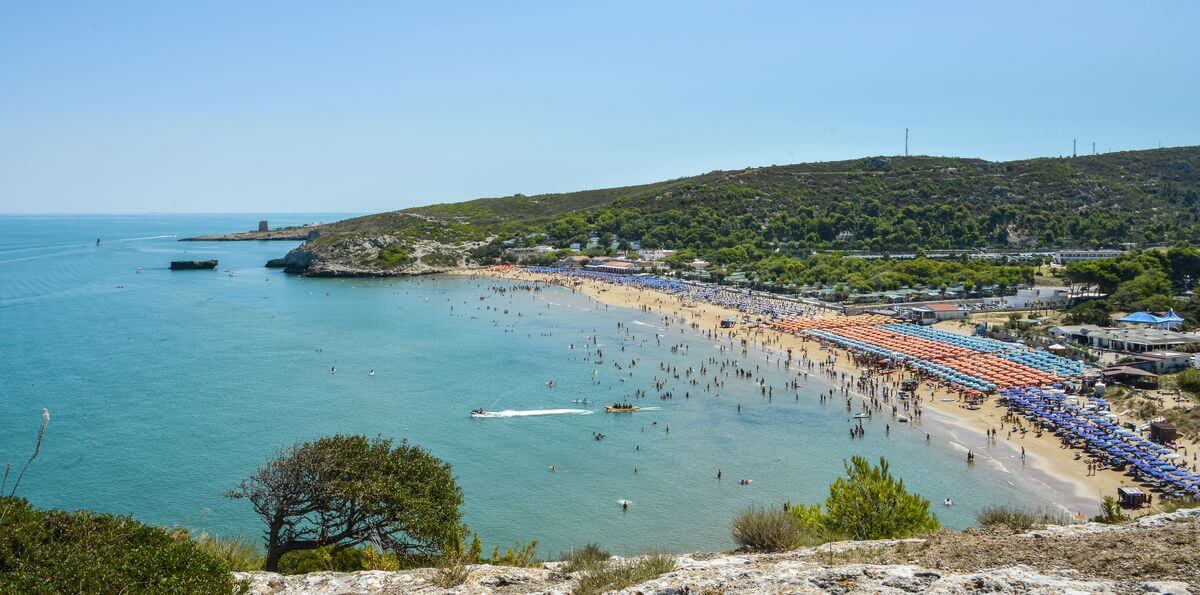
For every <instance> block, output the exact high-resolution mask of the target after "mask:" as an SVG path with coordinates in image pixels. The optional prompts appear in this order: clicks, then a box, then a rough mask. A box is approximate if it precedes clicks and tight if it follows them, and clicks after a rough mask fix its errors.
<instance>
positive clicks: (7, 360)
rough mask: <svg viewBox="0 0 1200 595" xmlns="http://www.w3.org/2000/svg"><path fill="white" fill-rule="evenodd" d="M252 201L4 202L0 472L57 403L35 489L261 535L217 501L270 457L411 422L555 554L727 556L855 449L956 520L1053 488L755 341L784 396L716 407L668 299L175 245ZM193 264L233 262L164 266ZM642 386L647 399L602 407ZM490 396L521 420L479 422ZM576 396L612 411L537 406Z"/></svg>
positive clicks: (724, 396) (53, 502)
mask: <svg viewBox="0 0 1200 595" xmlns="http://www.w3.org/2000/svg"><path fill="white" fill-rule="evenodd" d="M259 218H260V217H258V216H252V215H205V216H199V215H195V216H174V215H173V216H121V217H98V216H97V217H12V216H8V217H3V216H0V330H2V336H3V338H2V341H3V343H2V344H3V349H2V352H3V357H2V358H0V463H3V462H8V461H11V462H13V463H14V464H16V463H19V462H22V461H23V459H24V458H25V457H27V456H28V454H29V452H30V450H31V448H32V446H33V440H34V436H35V432H36V428H37V423H38V421H39V415H40V411H41V408H42V407H48V408H49V409H50V411H51V414H52V416H53V420H52V421H51V424H50V427H49V429H48V431H47V434H46V440H45V444H44V446H43V450H42V454H41V456H40V457H39V458H38V459H37V460H36V461H35V462H34V464H33V466H32V467H31V468H30V470H29V473H28V474H27V475H26V477H25V479H24V480H23V482H22V484H21V486H20V489H19V494H20V495H23V496H25V497H28V498H30V499H31V500H32V501H33V502H35V503H36V504H38V505H40V506H47V507H59V508H68V509H73V508H89V509H95V510H102V511H109V512H118V513H130V514H133V515H134V516H135V517H137V518H139V519H141V520H144V521H147V522H151V523H160V524H168V525H185V526H189V527H193V528H197V529H203V530H207V531H211V532H215V533H221V534H241V535H246V536H252V537H255V536H257V535H258V533H259V521H258V519H256V518H255V517H254V515H253V514H252V512H251V511H250V507H249V506H248V505H247V504H246V503H244V502H235V501H230V500H227V499H226V498H224V497H223V496H222V493H223V492H224V491H226V490H228V489H230V488H232V487H233V485H234V484H235V483H236V482H237V481H238V479H239V478H241V477H243V476H245V475H248V474H249V473H251V472H252V471H253V470H254V468H255V466H256V465H258V464H260V463H262V462H263V461H265V460H266V459H267V457H269V456H270V455H271V454H272V453H273V452H274V451H276V450H277V449H279V448H281V447H284V446H288V445H291V444H293V443H295V442H297V441H302V440H307V439H311V438H314V437H317V436H321V435H326V434H332V433H337V432H341V433H362V434H368V435H376V434H378V435H382V436H385V437H391V438H397V439H399V438H407V439H409V440H410V441H412V442H414V443H416V444H418V445H420V446H422V447H425V448H427V449H428V450H430V451H431V452H433V453H434V454H435V455H437V456H439V457H442V458H443V459H445V460H447V461H449V462H450V463H451V464H452V465H453V468H454V472H455V475H456V476H457V477H458V480H459V482H460V484H461V485H462V487H463V491H464V496H465V499H466V505H465V516H466V519H465V520H466V522H467V523H468V524H469V525H470V526H471V528H472V529H473V530H475V531H477V532H478V533H479V535H480V537H481V539H482V540H483V541H484V542H485V544H487V545H488V546H489V547H490V546H492V545H504V544H510V543H512V542H514V541H517V540H529V539H537V540H538V542H539V544H540V550H541V552H542V554H543V555H547V556H553V555H554V554H556V553H558V552H561V551H563V550H565V549H567V548H569V547H571V546H574V545H579V544H582V543H585V542H588V541H595V542H598V543H600V544H602V545H603V546H606V547H608V548H611V549H613V550H615V551H619V552H627V553H628V552H637V551H641V550H646V549H650V548H662V549H671V550H717V549H724V548H729V547H731V546H732V542H731V540H730V538H729V530H728V527H729V520H730V518H731V517H732V516H733V515H734V514H735V513H736V512H737V511H738V510H739V509H741V508H743V507H745V506H746V505H748V504H751V503H764V504H779V503H781V502H783V501H784V500H791V501H793V502H814V501H819V500H820V499H822V498H823V497H824V495H825V493H826V490H827V486H828V484H829V482H830V481H832V480H833V479H834V478H835V477H836V476H837V475H838V474H839V472H840V471H841V466H842V461H843V459H845V458H847V457H849V456H850V455H852V454H862V455H866V456H868V457H871V458H877V457H880V456H886V457H887V458H888V460H889V461H890V462H891V465H892V469H893V471H894V473H896V474H897V475H899V476H900V477H903V478H904V479H905V481H906V483H907V485H908V486H909V487H910V488H912V489H914V490H915V491H917V492H920V493H921V494H923V495H925V496H926V497H928V498H929V499H930V500H931V501H933V502H934V503H935V505H934V509H935V511H936V512H937V514H938V516H939V518H940V519H941V520H942V522H943V523H944V524H946V525H949V526H951V527H962V526H965V525H967V524H970V523H971V522H972V519H973V517H974V514H975V513H976V512H977V511H978V510H979V509H980V508H982V507H983V506H985V505H987V504H992V503H1001V502H1007V503H1012V502H1025V503H1033V504H1035V505H1036V504H1044V503H1046V502H1047V501H1048V500H1047V499H1048V498H1053V497H1054V494H1053V493H1051V492H1049V491H1048V490H1047V489H1046V488H1045V487H1044V486H1039V485H1035V484H1032V483H1030V482H1029V479H1030V478H1028V477H1026V475H1025V474H1024V473H1023V472H1022V471H1021V469H1020V463H1019V461H1013V460H1011V457H1010V456H1009V454H1008V453H1005V454H1003V455H1001V453H999V452H997V453H996V454H997V458H996V459H995V460H993V461H991V462H989V461H988V460H987V459H984V460H983V464H976V465H974V466H973V467H967V466H966V464H965V463H964V460H963V453H962V452H960V451H959V450H958V449H959V448H961V446H959V445H958V444H956V442H955V441H957V442H959V443H963V444H966V445H968V446H970V447H971V448H973V449H975V450H977V451H980V452H982V453H986V452H987V449H986V448H985V447H983V445H982V437H980V436H973V435H969V433H964V432H959V433H958V434H957V435H956V436H954V435H952V434H951V433H950V432H949V431H942V430H940V429H937V428H931V427H930V426H931V424H929V423H928V422H927V423H926V426H925V427H922V428H914V427H910V426H909V424H897V423H895V422H894V421H891V422H890V423H891V425H892V428H891V434H890V436H889V435H885V432H884V428H883V426H884V424H885V423H889V420H887V419H886V418H887V416H886V415H885V416H876V419H875V420H873V421H867V422H866V426H867V433H866V437H865V438H863V439H858V440H851V439H850V438H849V437H848V433H847V429H848V428H849V426H850V425H851V421H850V420H849V419H848V415H847V413H846V411H845V405H844V402H840V401H837V400H836V399H835V400H833V401H831V402H830V403H829V404H824V405H822V404H821V403H819V399H818V397H817V394H818V393H820V392H821V391H823V390H827V388H828V387H827V386H826V385H825V384H824V383H823V382H822V381H820V380H816V379H812V380H810V381H809V382H807V383H806V384H805V385H804V386H803V387H802V389H801V390H800V391H799V393H798V395H794V394H792V393H790V392H786V391H784V390H783V389H782V386H783V384H784V383H785V382H786V381H787V380H788V379H790V378H791V375H790V374H788V373H787V372H785V371H784V370H783V369H781V368H778V365H777V363H776V362H771V363H768V362H767V361H766V360H765V359H764V358H763V356H762V354H760V353H754V352H752V357H751V358H748V360H747V361H745V362H744V363H743V364H742V365H743V367H752V366H759V367H761V369H762V370H763V373H764V374H765V375H766V377H767V378H768V381H769V383H770V384H771V385H773V386H774V387H775V393H776V394H775V398H774V399H773V400H772V401H770V402H768V401H767V400H766V399H765V398H763V397H762V396H760V395H759V393H758V389H757V388H756V387H755V386H754V385H753V384H752V383H751V382H750V381H747V380H738V379H737V378H735V377H732V376H731V377H728V378H725V380H726V381H727V385H726V386H725V387H722V388H720V389H714V392H715V391H717V390H719V392H720V397H719V398H718V397H714V396H712V395H711V394H705V393H704V391H703V385H704V384H705V381H704V379H701V383H700V386H699V387H692V386H690V385H685V380H686V378H685V377H684V375H683V371H684V370H685V369H686V368H687V367H689V366H694V367H696V368H699V367H700V366H701V365H702V364H704V363H705V362H707V361H708V359H709V358H710V357H716V358H717V359H718V360H722V361H724V360H726V359H734V358H735V356H732V355H730V354H728V353H722V352H721V351H719V349H718V346H717V345H716V344H714V343H713V342H711V341H707V340H705V339H703V338H702V337H700V336H698V335H696V334H695V333H693V332H692V331H691V330H690V329H686V328H685V329H682V331H681V327H680V326H678V325H672V326H664V324H663V323H662V320H661V318H660V317H659V316H658V315H655V314H653V313H645V312H640V311H637V310H631V309H621V308H606V307H605V306H602V305H598V304H596V303H595V302H593V301H592V300H590V299H589V298H587V297H585V296H583V295H580V294H573V293H571V292H569V291H566V290H562V289H557V288H551V289H546V290H543V291H541V292H537V293H530V292H525V291H516V292H509V293H507V294H504V295H500V294H497V293H494V292H492V291H490V290H489V289H488V288H489V287H491V286H511V285H512V283H509V282H504V281H492V280H476V279H468V278H461V277H437V278H432V277H427V278H421V279H412V280H362V279H354V280H330V279H303V278H298V277H292V276H287V275H284V274H283V273H282V272H280V271H277V270H269V269H265V268H263V267H262V264H263V263H264V262H265V261H266V260H267V259H269V258H273V257H277V256H280V255H282V254H283V253H284V252H286V251H287V250H288V249H289V248H291V247H292V246H294V245H295V244H294V243H291V242H252V243H250V242H235V243H215V242H214V243H204V244H197V243H182V242H178V241H176V239H177V236H180V237H182V236H187V235H195V234H201V233H215V232H224V231H231V230H237V229H249V228H250V227H252V226H253V225H254V224H255V223H256V222H257V220H258V219H259ZM269 218H270V219H271V220H272V224H284V223H302V222H307V221H312V220H316V219H322V218H324V219H330V218H331V217H328V216H326V217H322V216H319V215H282V216H281V215H272V216H270V217H269ZM97 237H100V238H102V240H103V241H102V243H101V245H100V246H99V247H97V246H95V244H94V242H95V239H96V238H97ZM181 258H188V259H192V258H195V259H200V258H217V259H219V260H220V265H219V267H218V270H217V271H175V272H172V271H169V270H167V265H168V263H169V261H170V260H172V259H181ZM139 266H140V267H141V268H142V271H141V272H140V273H138V272H136V269H137V267H139ZM227 268H228V269H229V270H230V271H231V272H232V275H230V274H228V273H226V272H224V271H225V269H227ZM481 297H482V299H481ZM618 322H625V323H628V324H627V326H626V330H621V329H618V327H617V323H618ZM626 332H628V333H631V334H632V338H628V337H626V336H625V333H626ZM593 334H595V336H596V337H597V342H598V344H599V346H600V349H602V350H603V352H604V356H603V363H600V362H599V361H597V360H598V359H600V358H599V357H598V356H597V355H596V354H595V353H594V351H591V350H590V349H589V347H594V346H590V345H588V343H589V339H588V337H589V336H591V335H593ZM656 334H661V335H663V338H662V339H661V345H659V344H658V342H657V341H656V340H655V335H656ZM572 344H574V346H575V348H574V349H572V348H571V345H572ZM672 344H686V345H687V346H688V349H686V350H682V351H681V352H679V353H672V352H671V351H670V349H669V347H670V346H671V345H672ZM622 346H624V352H622V351H621V348H622ZM632 359H636V360H637V365H636V366H633V367H630V366H629V365H628V363H629V361H630V360H632ZM614 361H619V362H620V363H621V365H622V366H623V369H617V368H615V367H614V366H613V362H614ZM661 362H669V363H670V364H671V365H673V366H675V367H677V368H678V369H679V371H680V375H681V379H680V380H678V381H676V380H675V379H674V378H669V380H670V385H669V388H668V390H673V391H674V392H675V394H676V396H675V398H673V399H671V400H666V401H660V400H659V399H657V398H655V397H654V396H653V395H654V394H655V393H654V391H653V389H652V387H651V382H652V381H653V379H654V378H656V377H657V378H666V377H667V375H666V374H665V373H663V372H661V371H660V369H659V364H660V363H661ZM333 367H336V369H337V372H336V373H331V368H333ZM709 368H710V369H711V368H714V366H713V365H712V364H709ZM371 370H375V371H376V373H375V375H370V374H369V372H370V371H371ZM593 372H595V374H593ZM710 376H711V374H710ZM622 379H624V382H622ZM550 380H554V381H555V383H556V385H555V387H553V388H550V387H549V386H548V385H547V382H548V381H550ZM637 388H641V389H645V390H647V391H648V392H649V393H650V395H651V396H650V397H649V398H647V399H643V400H642V401H641V402H640V403H639V404H641V405H644V406H647V408H648V409H647V410H645V411H640V412H637V413H631V414H629V413H627V414H605V413H603V405H604V404H605V403H608V402H613V401H619V400H622V399H623V398H624V397H625V395H627V394H630V393H632V392H633V390H634V389H637ZM685 391H687V392H690V393H691V398H688V399H685V398H684V397H683V393H684V392H685ZM797 396H798V398H797ZM581 398H586V399H589V400H590V401H591V402H590V403H589V404H579V403H574V402H573V401H575V400H577V399H581ZM738 404H741V405H742V411H741V413H740V414H739V413H738V412H737V410H736V407H737V405H738ZM477 407H484V408H486V409H487V410H489V411H497V412H504V411H507V412H510V413H509V414H506V415H504V416H503V417H498V418H490V419H477V418H472V417H470V415H469V412H470V411H471V410H472V409H475V408H477ZM571 409H584V410H589V411H595V412H597V413H595V414H592V415H581V414H577V413H576V414H570V413H560V414H550V415H528V414H527V413H528V412H529V411H532V410H571ZM512 412H517V413H512ZM520 412H526V413H524V414H523V413H520ZM668 426H669V427H670V432H669V433H668V432H667V431H666V428H667V427H668ZM931 430H932V433H933V434H934V436H935V438H934V439H933V440H932V441H929V442H926V440H925V432H926V431H931ZM594 433H602V434H604V435H605V436H606V437H605V439H604V440H602V441H597V440H595V439H594V438H593V434H594ZM975 442H978V443H975ZM637 447H640V449H639V448H637ZM1005 457H1008V458H1005ZM550 466H554V467H555V468H556V469H557V472H551V471H550V470H549V467H550ZM635 468H637V472H636V473H635V472H634V469H635ZM718 469H721V470H722V472H723V476H724V480H723V481H717V480H716V473H717V470H718ZM743 478H745V479H753V484H752V485H748V486H746V485H739V482H738V480H739V479H743ZM947 497H950V498H952V499H953V500H954V502H955V506H954V507H952V508H945V507H943V506H942V505H941V504H940V503H941V502H942V500H943V499H944V498H947ZM622 500H628V501H630V502H631V504H630V506H629V509H628V510H627V511H625V512H622V510H621V506H620V504H619V503H620V502H621V501H622Z"/></svg>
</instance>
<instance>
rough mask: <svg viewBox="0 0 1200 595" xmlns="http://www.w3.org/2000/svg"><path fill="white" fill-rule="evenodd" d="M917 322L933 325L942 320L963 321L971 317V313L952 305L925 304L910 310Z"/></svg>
mask: <svg viewBox="0 0 1200 595" xmlns="http://www.w3.org/2000/svg"><path fill="white" fill-rule="evenodd" d="M912 312H913V315H914V316H916V320H917V322H919V323H921V324H934V323H936V322H941V321H943V320H965V319H967V318H969V317H970V316H971V311H970V310H967V309H966V308H961V307H959V306H956V305H954V304H926V305H924V306H917V307H916V308H913V309H912Z"/></svg>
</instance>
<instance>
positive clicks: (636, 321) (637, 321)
mask: <svg viewBox="0 0 1200 595" xmlns="http://www.w3.org/2000/svg"><path fill="white" fill-rule="evenodd" d="M633 323H634V324H640V325H642V326H654V325H653V324H646V323H644V322H642V321H640V320H634V321H633Z"/></svg>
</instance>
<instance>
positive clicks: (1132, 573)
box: [822, 521, 1200, 585]
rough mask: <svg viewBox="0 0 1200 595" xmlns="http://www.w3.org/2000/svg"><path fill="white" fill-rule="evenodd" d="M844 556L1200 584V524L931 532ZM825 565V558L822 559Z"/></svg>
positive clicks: (851, 559)
mask: <svg viewBox="0 0 1200 595" xmlns="http://www.w3.org/2000/svg"><path fill="white" fill-rule="evenodd" d="M866 549H867V550H868V551H864V552H843V553H835V554H831V555H830V557H831V558H832V559H834V560H835V561H837V560H844V561H847V562H856V561H860V560H863V561H865V560H870V561H871V562H872V563H875V564H905V563H912V564H918V565H921V566H925V567H927V568H942V569H947V570H955V571H962V572H970V571H978V570H985V569H988V568H1001V567H1005V566H1013V565H1016V564H1025V565H1027V566H1030V567H1033V568H1036V569H1038V570H1042V571H1055V570H1056V569H1057V570H1062V569H1069V570H1076V571H1078V572H1079V573H1080V574H1081V575H1083V576H1089V577H1102V578H1106V579H1111V580H1118V581H1125V582H1132V583H1137V582H1139V581H1145V580H1176V581H1183V582H1186V583H1188V584H1191V585H1200V565H1197V564H1196V563H1195V561H1196V560H1197V559H1200V522H1191V521H1189V522H1181V523H1175V524H1172V525H1170V527H1169V528H1166V529H1134V528H1129V529H1127V530H1123V531H1113V532H1106V533H1094V534H1079V535H1072V536H1071V537H1070V538H1044V537H1033V536H1030V535H1013V534H1011V533H1009V532H1007V531H1004V532H996V531H969V530H968V531H964V532H949V531H943V532H939V533H935V534H933V535H930V536H928V537H927V538H925V539H924V541H923V542H922V543H918V544H905V543H901V544H897V545H894V546H888V547H883V548H874V547H870V548H866ZM822 561H823V562H824V561H825V560H824V557H822Z"/></svg>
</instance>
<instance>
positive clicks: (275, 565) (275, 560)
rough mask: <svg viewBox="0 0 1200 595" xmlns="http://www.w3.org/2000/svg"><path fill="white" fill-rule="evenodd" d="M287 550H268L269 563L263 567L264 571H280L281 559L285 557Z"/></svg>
mask: <svg viewBox="0 0 1200 595" xmlns="http://www.w3.org/2000/svg"><path fill="white" fill-rule="evenodd" d="M284 553H286V550H284V549H283V548H267V563H266V564H265V565H263V570H266V571H267V572H275V571H277V570H279V559H280V558H282V557H283V554H284Z"/></svg>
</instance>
